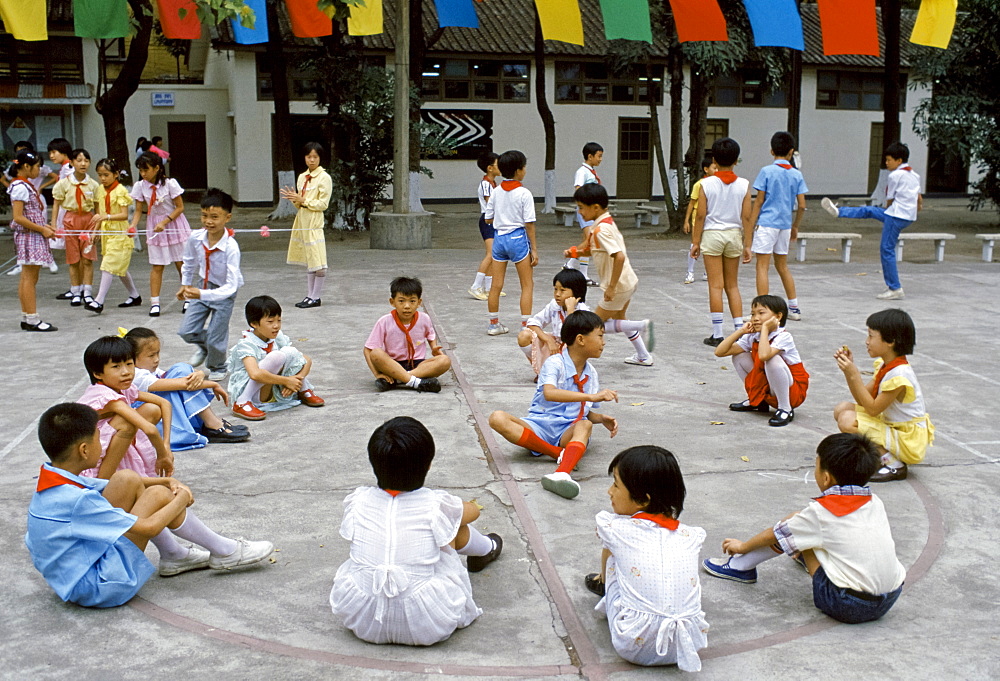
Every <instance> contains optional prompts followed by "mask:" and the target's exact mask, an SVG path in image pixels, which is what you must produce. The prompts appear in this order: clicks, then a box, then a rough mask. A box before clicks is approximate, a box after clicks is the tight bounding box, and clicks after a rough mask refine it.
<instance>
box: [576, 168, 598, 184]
mask: <svg viewBox="0 0 1000 681" xmlns="http://www.w3.org/2000/svg"><path fill="white" fill-rule="evenodd" d="M594 182H596V183H597V184H601V180H600V178H598V177H597V170H596V169H595V168H594V167H593V166H589V165H587V164H586V163H584V164H583V165H582V166H580V167H579V168H577V169H576V174H575V175H573V186H574V187H582V186H583V185H585V184H591V183H594Z"/></svg>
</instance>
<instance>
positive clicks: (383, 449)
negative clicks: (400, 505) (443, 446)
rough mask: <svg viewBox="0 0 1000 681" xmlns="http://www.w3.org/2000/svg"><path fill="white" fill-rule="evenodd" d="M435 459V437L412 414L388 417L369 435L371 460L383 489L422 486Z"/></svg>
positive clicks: (405, 490)
mask: <svg viewBox="0 0 1000 681" xmlns="http://www.w3.org/2000/svg"><path fill="white" fill-rule="evenodd" d="M433 460H434V438H433V437H432V436H431V434H430V431H428V430H427V428H426V427H425V426H424V424H422V423H421V422H420V421H418V420H416V419H415V418H413V417H412V416H397V417H396V418H393V419H389V420H388V421H386V422H385V423H383V424H382V425H381V426H379V427H378V428H376V429H375V432H374V433H372V436H371V437H370V438H368V461H369V463H371V465H372V470H373V471H374V472H375V479H376V480H377V481H378V486H379V487H381V488H382V489H391V490H397V491H400V492H410V491H412V490H415V489H420V488H421V487H423V486H424V479H425V478H426V477H427V471H429V470H430V468H431V461H433Z"/></svg>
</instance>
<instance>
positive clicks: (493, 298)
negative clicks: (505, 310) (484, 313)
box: [486, 260, 530, 316]
mask: <svg viewBox="0 0 1000 681" xmlns="http://www.w3.org/2000/svg"><path fill="white" fill-rule="evenodd" d="M487 276H492V277H493V285H492V286H490V297H489V301H488V302H487V303H486V307H487V309H488V310H489V312H490V314H491V315H493V316H496V315H497V314H498V313H499V312H500V292H501V291H503V280H504V278H505V277H506V276H507V261H506V260H494V261H493V264H492V265H490V271H489V273H488V274H487ZM523 293H524V291H523V290H522V294H523ZM529 314H530V312H529Z"/></svg>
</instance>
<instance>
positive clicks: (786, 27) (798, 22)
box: [743, 0, 806, 52]
mask: <svg viewBox="0 0 1000 681" xmlns="http://www.w3.org/2000/svg"><path fill="white" fill-rule="evenodd" d="M743 4H744V5H746V8H747V16H748V17H749V18H750V28H751V29H752V30H753V40H754V44H755V45H756V46H757V47H790V48H792V49H793V50H799V51H800V52H801V51H803V50H805V48H806V46H805V41H804V40H803V38H802V17H801V16H799V8H798V6H797V5H796V4H795V0H743Z"/></svg>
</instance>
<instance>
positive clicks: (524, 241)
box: [493, 227, 531, 262]
mask: <svg viewBox="0 0 1000 681" xmlns="http://www.w3.org/2000/svg"><path fill="white" fill-rule="evenodd" d="M530 253H531V244H530V242H529V241H528V233H527V232H525V231H524V228H523V227H518V228H517V229H515V230H514V231H513V232H509V233H507V234H497V235H496V236H495V237H493V259H494V260H496V261H498V262H508V261H509V262H521V261H522V260H524V259H525V258H527V257H528V255H529V254H530Z"/></svg>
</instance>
